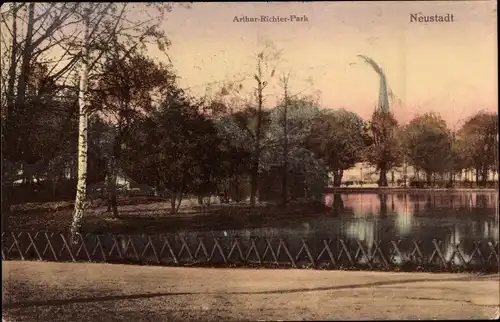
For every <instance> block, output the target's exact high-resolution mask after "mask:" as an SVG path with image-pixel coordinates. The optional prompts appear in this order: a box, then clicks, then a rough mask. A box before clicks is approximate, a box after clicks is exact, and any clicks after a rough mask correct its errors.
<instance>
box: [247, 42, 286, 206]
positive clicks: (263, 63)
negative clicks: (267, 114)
mask: <svg viewBox="0 0 500 322" xmlns="http://www.w3.org/2000/svg"><path fill="white" fill-rule="evenodd" d="M278 58H279V53H277V52H275V51H269V45H268V46H266V49H265V50H263V51H261V52H259V53H258V54H257V71H256V73H255V74H254V79H255V81H256V82H257V87H256V88H255V91H254V95H255V100H256V105H257V108H256V114H257V115H256V116H257V117H256V123H255V136H254V137H253V138H254V140H253V141H254V147H253V148H254V149H253V155H252V159H253V162H252V174H251V191H250V205H251V206H252V207H254V206H255V203H256V198H257V191H258V185H259V165H260V158H261V154H262V146H261V141H262V137H263V131H262V114H263V106H264V90H265V89H266V87H267V86H268V84H269V80H270V79H271V78H272V77H273V76H274V74H275V72H276V66H277V60H278ZM273 62H275V63H274V65H273V66H269V64H271V63H273Z"/></svg>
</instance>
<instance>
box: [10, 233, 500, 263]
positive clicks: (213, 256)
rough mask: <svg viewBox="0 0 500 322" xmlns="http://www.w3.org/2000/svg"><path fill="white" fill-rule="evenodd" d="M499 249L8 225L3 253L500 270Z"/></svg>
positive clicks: (480, 244) (477, 244) (484, 244)
mask: <svg viewBox="0 0 500 322" xmlns="http://www.w3.org/2000/svg"><path fill="white" fill-rule="evenodd" d="M498 248H499V245H498V242H493V241H486V240H483V241H467V242H462V243H458V244H454V243H444V242H442V241H437V240H430V241H417V240H379V241H374V242H372V243H369V244H367V243H366V242H364V241H360V240H352V239H342V238H330V239H325V238H319V237H318V238H309V239H304V238H300V237H288V238H276V237H245V236H239V237H225V236H224V235H223V234H221V232H218V233H217V232H211V233H190V234H184V235H183V234H154V235H144V234H143V235H121V234H84V235H82V236H79V242H78V243H77V244H75V245H73V244H71V243H70V238H69V236H68V235H67V234H66V233H56V232H27V231H22V232H2V259H3V260H43V261H86V262H110V263H137V264H156V265H222V266H231V265H253V266H255V265H257V266H272V267H294V268H304V267H309V268H333V269H335V268H369V269H386V270H393V269H397V268H398V267H399V268H401V267H406V268H408V269H421V270H433V269H440V270H455V269H457V268H461V269H466V270H473V271H474V270H481V271H485V270H487V271H498V268H499V263H500V261H499V251H498Z"/></svg>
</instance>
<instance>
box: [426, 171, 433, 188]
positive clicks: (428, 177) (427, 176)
mask: <svg viewBox="0 0 500 322" xmlns="http://www.w3.org/2000/svg"><path fill="white" fill-rule="evenodd" d="M425 178H426V180H427V187H430V186H431V185H432V172H430V171H426V172H425Z"/></svg>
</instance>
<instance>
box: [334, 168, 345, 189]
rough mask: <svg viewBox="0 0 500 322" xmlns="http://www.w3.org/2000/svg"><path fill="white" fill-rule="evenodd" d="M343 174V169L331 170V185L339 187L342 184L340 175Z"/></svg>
mask: <svg viewBox="0 0 500 322" xmlns="http://www.w3.org/2000/svg"><path fill="white" fill-rule="evenodd" d="M343 175H344V170H342V169H340V170H333V186H334V187H340V185H341V184H342V176H343Z"/></svg>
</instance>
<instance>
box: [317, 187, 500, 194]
mask: <svg viewBox="0 0 500 322" xmlns="http://www.w3.org/2000/svg"><path fill="white" fill-rule="evenodd" d="M498 191H499V189H498V188H401V187H328V188H325V189H324V191H323V192H324V193H331V192H355V193H374V192H497V193H498Z"/></svg>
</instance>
